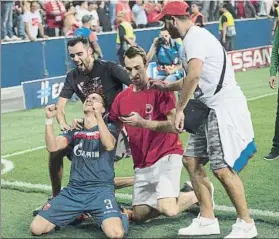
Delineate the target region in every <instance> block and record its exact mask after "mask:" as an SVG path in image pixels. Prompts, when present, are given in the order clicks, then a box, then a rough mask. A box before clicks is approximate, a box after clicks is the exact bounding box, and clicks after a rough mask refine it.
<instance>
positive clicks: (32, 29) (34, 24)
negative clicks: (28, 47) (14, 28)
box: [23, 1, 48, 41]
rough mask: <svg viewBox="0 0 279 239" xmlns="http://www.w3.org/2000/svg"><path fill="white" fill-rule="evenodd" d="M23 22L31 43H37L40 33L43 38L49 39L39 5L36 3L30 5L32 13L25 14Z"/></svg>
mask: <svg viewBox="0 0 279 239" xmlns="http://www.w3.org/2000/svg"><path fill="white" fill-rule="evenodd" d="M23 21H24V24H25V32H26V35H27V36H28V38H29V40H30V41H36V39H37V36H38V33H39V32H40V34H41V36H42V37H43V38H48V36H46V35H45V34H44V28H43V25H42V18H41V15H40V12H39V4H38V3H37V2H36V1H34V2H31V3H30V11H27V12H26V13H24V15H23Z"/></svg>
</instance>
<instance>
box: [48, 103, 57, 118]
mask: <svg viewBox="0 0 279 239" xmlns="http://www.w3.org/2000/svg"><path fill="white" fill-rule="evenodd" d="M45 113H46V118H47V119H51V118H53V117H55V116H56V114H57V109H56V106H55V105H48V106H46V108H45Z"/></svg>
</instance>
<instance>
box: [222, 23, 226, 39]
mask: <svg viewBox="0 0 279 239" xmlns="http://www.w3.org/2000/svg"><path fill="white" fill-rule="evenodd" d="M222 34H223V36H222V39H223V40H225V39H226V35H227V22H224V23H223V31H222Z"/></svg>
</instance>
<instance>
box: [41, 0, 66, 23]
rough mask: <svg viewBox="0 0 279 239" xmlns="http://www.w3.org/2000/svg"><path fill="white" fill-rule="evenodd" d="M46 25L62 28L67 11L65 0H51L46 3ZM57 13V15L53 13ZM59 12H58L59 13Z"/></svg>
mask: <svg viewBox="0 0 279 239" xmlns="http://www.w3.org/2000/svg"><path fill="white" fill-rule="evenodd" d="M45 10H46V25H47V26H48V27H49V28H56V27H58V28H62V27H63V19H64V13H65V12H66V9H65V6H64V4H63V2H60V1H54V0H50V1H49V2H47V3H46V4H45ZM54 13H55V16H54V15H53V14H54ZM57 13H58V14H57Z"/></svg>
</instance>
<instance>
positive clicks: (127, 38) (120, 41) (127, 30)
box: [116, 12, 136, 66]
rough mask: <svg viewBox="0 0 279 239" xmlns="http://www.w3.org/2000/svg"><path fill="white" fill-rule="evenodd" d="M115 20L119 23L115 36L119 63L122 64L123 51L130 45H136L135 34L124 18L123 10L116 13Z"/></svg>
mask: <svg viewBox="0 0 279 239" xmlns="http://www.w3.org/2000/svg"><path fill="white" fill-rule="evenodd" d="M117 21H118V22H119V24H120V25H119V28H118V31H117V36H116V49H117V55H118V57H119V63H120V64H121V65H122V66H124V53H125V51H126V50H127V49H128V48H129V47H130V46H135V45H136V35H135V34H134V29H133V26H132V25H131V23H130V22H128V21H126V20H125V12H119V13H118V15H117Z"/></svg>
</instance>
